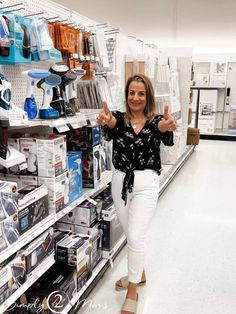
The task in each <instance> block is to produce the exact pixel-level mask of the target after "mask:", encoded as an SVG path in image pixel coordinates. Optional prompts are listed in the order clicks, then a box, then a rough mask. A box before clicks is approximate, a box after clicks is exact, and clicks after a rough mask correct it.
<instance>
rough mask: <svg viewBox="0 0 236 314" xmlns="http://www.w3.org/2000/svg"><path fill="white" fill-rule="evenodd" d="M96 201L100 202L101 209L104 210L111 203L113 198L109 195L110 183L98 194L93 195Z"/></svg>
mask: <svg viewBox="0 0 236 314" xmlns="http://www.w3.org/2000/svg"><path fill="white" fill-rule="evenodd" d="M94 200H95V201H96V202H102V208H101V210H106V209H107V208H109V207H111V206H112V205H113V198H112V195H111V185H110V184H109V185H108V187H107V188H106V189H105V190H103V191H102V192H100V193H99V194H98V195H96V196H95V197H94Z"/></svg>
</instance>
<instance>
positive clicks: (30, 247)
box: [18, 228, 54, 279]
mask: <svg viewBox="0 0 236 314" xmlns="http://www.w3.org/2000/svg"><path fill="white" fill-rule="evenodd" d="M53 253H54V238H53V228H49V229H48V230H47V231H45V232H44V233H43V234H41V235H40V236H39V237H37V238H36V239H35V240H33V241H32V242H31V243H29V244H27V245H26V246H25V247H24V248H23V249H22V250H20V251H19V252H18V254H19V255H20V256H22V258H23V257H24V259H25V269H26V275H27V279H29V278H30V276H31V274H32V272H33V270H34V269H35V268H37V267H40V264H41V263H42V262H43V260H44V259H45V258H47V257H48V256H50V255H52V254H53Z"/></svg>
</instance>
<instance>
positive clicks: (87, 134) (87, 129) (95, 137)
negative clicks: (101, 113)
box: [82, 125, 101, 147]
mask: <svg viewBox="0 0 236 314" xmlns="http://www.w3.org/2000/svg"><path fill="white" fill-rule="evenodd" d="M82 130H83V140H84V146H85V147H93V146H96V145H98V144H100V142H101V128H100V126H99V125H95V126H90V125H86V126H83V128H82Z"/></svg>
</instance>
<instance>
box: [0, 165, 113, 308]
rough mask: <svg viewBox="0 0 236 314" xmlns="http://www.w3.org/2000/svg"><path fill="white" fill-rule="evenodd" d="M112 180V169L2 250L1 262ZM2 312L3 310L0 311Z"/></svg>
mask: <svg viewBox="0 0 236 314" xmlns="http://www.w3.org/2000/svg"><path fill="white" fill-rule="evenodd" d="M110 181H111V171H105V172H104V173H103V174H102V179H101V182H99V184H98V186H97V188H96V189H84V193H83V195H82V196H81V197H80V198H79V199H78V200H76V201H74V202H73V203H71V204H70V205H68V206H67V207H65V208H64V209H63V210H61V211H60V212H58V213H56V214H51V215H50V216H48V217H47V218H46V219H44V220H42V221H41V222H40V223H38V224H37V225H35V226H34V227H33V228H32V229H30V230H29V231H27V232H26V233H25V234H24V235H22V236H21V237H20V238H19V240H17V241H16V242H14V243H13V244H12V245H11V246H10V247H8V248H7V249H5V250H4V251H3V252H1V255H0V263H2V262H3V261H4V260H6V259H7V258H8V257H10V256H11V255H12V254H14V253H16V252H17V251H18V250H19V249H21V248H22V247H24V246H25V245H26V244H28V243H29V242H31V241H32V240H34V239H35V238H36V237H37V236H39V235H40V234H42V233H43V232H44V231H45V230H47V229H48V228H49V227H51V226H52V225H54V224H55V222H57V221H58V220H59V219H61V218H62V217H63V216H65V215H66V214H68V213H69V212H70V211H72V210H73V209H74V208H75V207H76V206H78V205H79V204H81V203H82V202H83V201H84V200H86V199H88V198H90V197H91V196H92V195H93V194H95V193H97V192H99V190H101V189H103V188H104V187H106V186H107V184H108V183H109V182H110ZM0 313H1V312H0Z"/></svg>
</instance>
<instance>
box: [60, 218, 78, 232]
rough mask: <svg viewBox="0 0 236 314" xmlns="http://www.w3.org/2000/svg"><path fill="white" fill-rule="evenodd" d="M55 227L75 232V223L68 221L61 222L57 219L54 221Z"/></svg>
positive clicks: (63, 230)
mask: <svg viewBox="0 0 236 314" xmlns="http://www.w3.org/2000/svg"><path fill="white" fill-rule="evenodd" d="M55 227H56V228H57V229H58V230H60V231H62V232H66V231H67V232H73V233H74V232H75V225H74V224H72V223H70V222H61V221H60V220H59V221H57V222H56V224H55Z"/></svg>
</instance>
